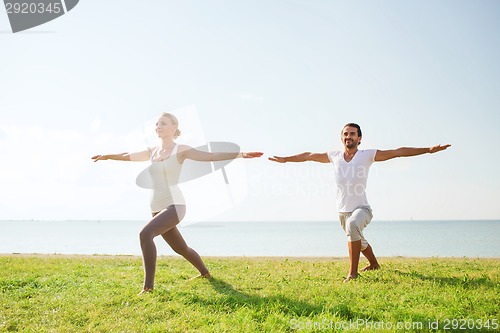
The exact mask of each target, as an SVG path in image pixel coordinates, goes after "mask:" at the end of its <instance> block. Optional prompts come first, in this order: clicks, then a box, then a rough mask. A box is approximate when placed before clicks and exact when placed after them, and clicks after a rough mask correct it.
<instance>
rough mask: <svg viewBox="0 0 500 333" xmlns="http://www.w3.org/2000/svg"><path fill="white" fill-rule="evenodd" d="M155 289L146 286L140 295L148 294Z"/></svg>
mask: <svg viewBox="0 0 500 333" xmlns="http://www.w3.org/2000/svg"><path fill="white" fill-rule="evenodd" d="M152 291H153V288H144V289H142V291H141V292H140V293H139V295H144V294H147V293H150V292H152Z"/></svg>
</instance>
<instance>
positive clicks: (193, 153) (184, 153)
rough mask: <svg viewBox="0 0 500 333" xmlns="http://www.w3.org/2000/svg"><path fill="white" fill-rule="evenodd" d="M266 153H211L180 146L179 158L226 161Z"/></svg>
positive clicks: (259, 155)
mask: <svg viewBox="0 0 500 333" xmlns="http://www.w3.org/2000/svg"><path fill="white" fill-rule="evenodd" d="M263 154H264V153H261V152H229V153H217V152H215V153H209V152H206V151H201V150H197V149H194V148H191V147H189V146H184V145H183V146H181V147H179V152H178V153H177V155H178V160H179V162H181V163H182V162H183V161H184V160H185V159H190V160H194V161H225V160H233V159H235V158H256V157H261V156H262V155H263Z"/></svg>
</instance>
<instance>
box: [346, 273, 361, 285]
mask: <svg viewBox="0 0 500 333" xmlns="http://www.w3.org/2000/svg"><path fill="white" fill-rule="evenodd" d="M357 278H358V275H352V274H349V275H348V276H347V277H346V278H345V280H344V283H345V282H349V281H351V280H355V279H357Z"/></svg>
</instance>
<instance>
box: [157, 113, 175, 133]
mask: <svg viewBox="0 0 500 333" xmlns="http://www.w3.org/2000/svg"><path fill="white" fill-rule="evenodd" d="M176 130H177V125H175V124H174V122H173V121H172V119H170V118H168V117H165V116H161V117H160V118H158V121H157V122H156V134H158V137H159V138H173V137H174V134H175V131H176Z"/></svg>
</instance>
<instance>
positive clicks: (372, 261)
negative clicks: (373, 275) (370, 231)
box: [361, 244, 380, 272]
mask: <svg viewBox="0 0 500 333" xmlns="http://www.w3.org/2000/svg"><path fill="white" fill-rule="evenodd" d="M361 253H363V255H364V256H365V257H366V259H368V262H369V264H368V265H367V266H366V267H365V268H363V269H362V270H361V271H363V272H364V271H371V270H375V269H379V268H380V265H379V264H378V261H377V258H376V257H375V254H373V249H372V247H371V246H370V244H368V247H367V248H366V249H364V250H363V251H361Z"/></svg>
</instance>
